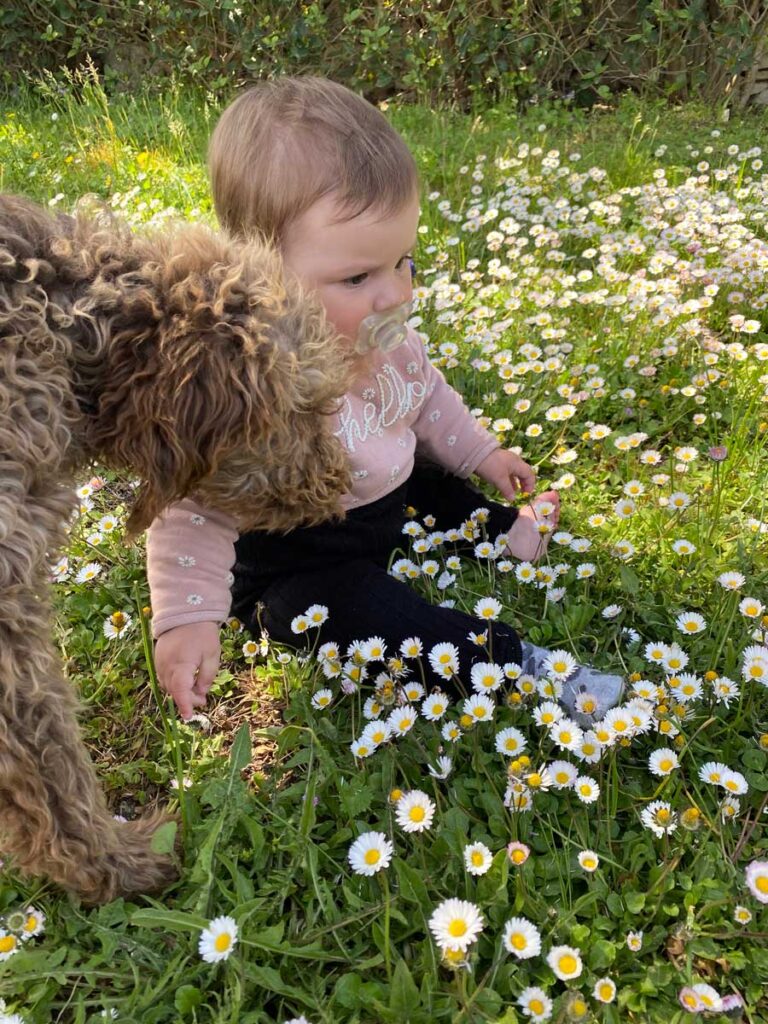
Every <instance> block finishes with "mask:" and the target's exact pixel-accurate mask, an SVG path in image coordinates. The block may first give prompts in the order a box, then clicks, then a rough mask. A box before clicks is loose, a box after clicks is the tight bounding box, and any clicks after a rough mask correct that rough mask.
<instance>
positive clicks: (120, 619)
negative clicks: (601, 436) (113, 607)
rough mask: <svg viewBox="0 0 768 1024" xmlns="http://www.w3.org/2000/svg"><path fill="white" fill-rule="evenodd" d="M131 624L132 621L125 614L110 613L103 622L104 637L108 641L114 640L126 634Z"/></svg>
mask: <svg viewBox="0 0 768 1024" xmlns="http://www.w3.org/2000/svg"><path fill="white" fill-rule="evenodd" d="M132 623H133V619H132V618H131V616H130V615H129V614H128V613H127V612H112V614H111V615H108V616H107V618H106V619H105V620H104V625H103V627H102V629H103V632H104V636H105V637H107V639H108V640H115V639H117V638H118V637H121V636H123V635H124V634H125V633H127V632H128V630H129V629H130V628H131V625H132Z"/></svg>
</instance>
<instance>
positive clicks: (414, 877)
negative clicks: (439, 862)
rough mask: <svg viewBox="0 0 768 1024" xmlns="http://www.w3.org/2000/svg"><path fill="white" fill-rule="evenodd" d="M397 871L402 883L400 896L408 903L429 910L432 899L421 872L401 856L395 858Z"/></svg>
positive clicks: (398, 878)
mask: <svg viewBox="0 0 768 1024" xmlns="http://www.w3.org/2000/svg"><path fill="white" fill-rule="evenodd" d="M395 872H396V874H397V880H398V882H399V883H400V896H401V897H402V898H403V899H404V900H405V901H406V902H407V903H415V904H417V906H420V907H421V908H422V910H425V911H426V910H429V908H430V906H431V903H432V900H431V899H430V896H429V893H428V892H427V887H426V885H425V884H424V879H423V878H422V876H421V873H420V872H419V871H417V870H416V868H413V867H411V865H410V864H408V863H407V862H406V861H404V860H401V859H400V858H397V859H396V860H395Z"/></svg>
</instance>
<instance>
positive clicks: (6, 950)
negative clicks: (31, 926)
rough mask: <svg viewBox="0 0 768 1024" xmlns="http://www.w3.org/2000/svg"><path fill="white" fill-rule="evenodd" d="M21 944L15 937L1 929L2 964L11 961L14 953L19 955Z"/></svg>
mask: <svg viewBox="0 0 768 1024" xmlns="http://www.w3.org/2000/svg"><path fill="white" fill-rule="evenodd" d="M20 948H21V944H20V942H19V940H18V939H17V938H16V936H15V935H12V934H11V932H8V931H6V930H5V929H4V928H0V963H2V961H3V960H10V958H11V957H12V956H13V955H14V953H18V951H19V949H20Z"/></svg>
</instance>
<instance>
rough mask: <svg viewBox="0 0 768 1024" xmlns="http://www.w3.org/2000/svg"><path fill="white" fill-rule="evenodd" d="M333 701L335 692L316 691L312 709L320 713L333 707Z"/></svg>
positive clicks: (313, 695) (313, 696)
mask: <svg viewBox="0 0 768 1024" xmlns="http://www.w3.org/2000/svg"><path fill="white" fill-rule="evenodd" d="M332 701H333V690H316V691H315V692H314V693H313V694H312V701H311V703H312V707H313V708H316V709H317V710H318V711H322V710H324V709H325V708H328V707H330V706H331V702H332Z"/></svg>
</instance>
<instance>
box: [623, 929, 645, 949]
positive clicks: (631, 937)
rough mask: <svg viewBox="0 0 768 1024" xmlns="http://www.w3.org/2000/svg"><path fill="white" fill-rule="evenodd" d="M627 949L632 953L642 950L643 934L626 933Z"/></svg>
mask: <svg viewBox="0 0 768 1024" xmlns="http://www.w3.org/2000/svg"><path fill="white" fill-rule="evenodd" d="M626 943H627V949H630V950H632V952H633V953H639V952H640V950H641V949H642V948H643V933H642V932H627V938H626Z"/></svg>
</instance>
